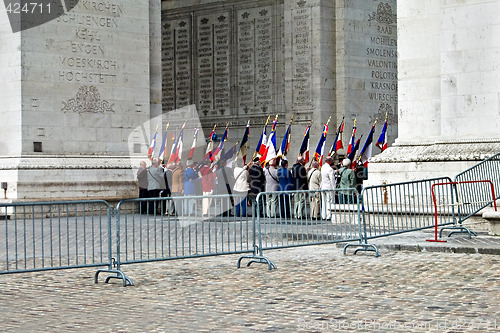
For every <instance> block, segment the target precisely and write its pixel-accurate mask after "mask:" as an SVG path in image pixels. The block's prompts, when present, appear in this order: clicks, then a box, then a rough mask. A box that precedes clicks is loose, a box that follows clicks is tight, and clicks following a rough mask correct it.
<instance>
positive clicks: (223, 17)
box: [217, 15, 226, 22]
mask: <svg viewBox="0 0 500 333" xmlns="http://www.w3.org/2000/svg"><path fill="white" fill-rule="evenodd" d="M217 20H219V22H224V21H225V20H226V17H225V16H224V15H221V16H219V17H218V18H217Z"/></svg>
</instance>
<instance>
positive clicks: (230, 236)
mask: <svg viewBox="0 0 500 333" xmlns="http://www.w3.org/2000/svg"><path fill="white" fill-rule="evenodd" d="M244 199H245V197H238V196H230V195H209V196H173V197H169V198H148V199H127V200H122V201H120V202H119V203H118V205H117V208H116V240H117V241H116V258H117V261H116V262H117V267H116V268H117V270H120V269H121V265H125V264H135V263H142V262H154V261H163V260H172V259H183V258H195V257H206V256H215V255H224V254H242V253H253V254H256V252H255V248H254V244H255V242H256V240H255V224H254V222H253V221H252V218H251V217H247V216H246V214H243V213H244V211H245V210H246V209H247V206H246V200H244ZM237 206H238V208H237ZM237 212H238V214H236V213H237ZM236 215H239V216H236ZM238 264H239V262H238ZM103 271H104V270H103ZM114 277H115V276H109V277H108V278H107V279H106V281H107V280H109V278H114Z"/></svg>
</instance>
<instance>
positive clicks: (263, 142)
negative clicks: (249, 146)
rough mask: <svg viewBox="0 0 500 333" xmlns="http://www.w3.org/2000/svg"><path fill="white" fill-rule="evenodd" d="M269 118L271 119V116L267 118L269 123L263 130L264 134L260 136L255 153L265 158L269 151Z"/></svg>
mask: <svg viewBox="0 0 500 333" xmlns="http://www.w3.org/2000/svg"><path fill="white" fill-rule="evenodd" d="M269 118H271V116H268V117H267V121H266V124H265V125H264V129H263V130H262V134H261V135H260V138H259V142H258V143H257V146H256V147H255V153H256V154H259V155H260V156H263V155H264V154H265V152H266V149H267V123H268V122H269ZM254 156H255V155H254Z"/></svg>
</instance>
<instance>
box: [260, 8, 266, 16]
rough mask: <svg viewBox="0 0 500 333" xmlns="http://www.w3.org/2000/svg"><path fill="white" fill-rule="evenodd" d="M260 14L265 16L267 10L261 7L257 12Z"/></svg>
mask: <svg viewBox="0 0 500 333" xmlns="http://www.w3.org/2000/svg"><path fill="white" fill-rule="evenodd" d="M259 14H260V16H266V15H267V10H265V9H262V10H261V11H260V12H259Z"/></svg>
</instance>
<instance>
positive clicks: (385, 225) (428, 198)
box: [344, 177, 454, 256]
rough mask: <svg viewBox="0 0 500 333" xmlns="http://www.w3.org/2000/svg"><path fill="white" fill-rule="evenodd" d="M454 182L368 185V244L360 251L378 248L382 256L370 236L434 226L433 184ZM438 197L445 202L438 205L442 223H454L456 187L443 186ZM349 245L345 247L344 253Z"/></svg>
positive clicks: (365, 231)
mask: <svg viewBox="0 0 500 333" xmlns="http://www.w3.org/2000/svg"><path fill="white" fill-rule="evenodd" d="M450 181H451V179H450V178H448V177H442V178H434V179H425V180H418V181H411V182H403V183H395V184H384V185H378V186H369V187H366V188H364V189H363V191H362V195H361V197H362V207H361V211H362V214H361V216H362V225H363V226H362V228H363V231H362V233H363V236H362V239H363V242H364V244H363V245H362V246H361V247H359V248H358V249H356V251H364V250H370V251H371V250H373V248H375V252H376V255H377V256H378V255H379V253H378V250H377V249H376V247H375V246H374V245H371V244H368V240H369V239H374V238H379V237H385V236H390V235H396V234H400V233H404V232H410V231H415V230H421V229H426V228H431V227H434V226H435V210H434V201H433V195H432V191H431V189H432V186H433V185H434V184H439V183H444V182H450ZM435 196H436V198H438V200H439V202H440V203H441V204H440V205H439V206H438V210H439V221H438V224H439V225H446V224H451V223H454V221H453V219H454V211H453V202H454V191H453V188H452V186H451V185H450V186H441V187H439V188H438V189H437V192H436V193H435ZM348 246H356V245H348ZM348 246H347V247H348ZM347 247H346V248H347ZM346 248H344V253H345V250H346Z"/></svg>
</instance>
